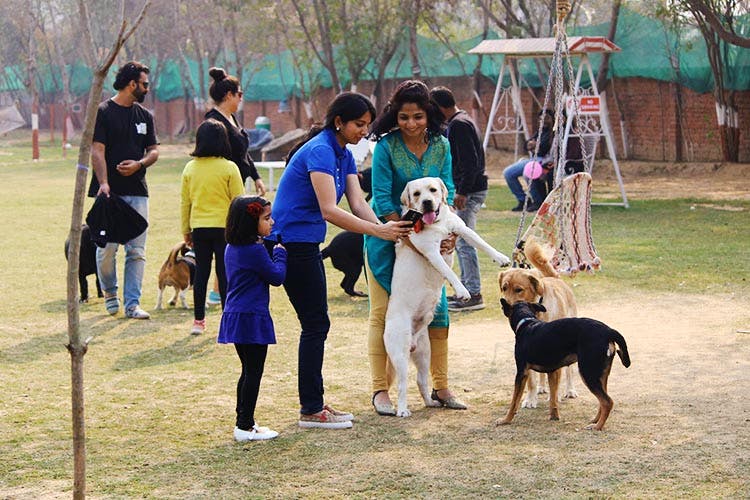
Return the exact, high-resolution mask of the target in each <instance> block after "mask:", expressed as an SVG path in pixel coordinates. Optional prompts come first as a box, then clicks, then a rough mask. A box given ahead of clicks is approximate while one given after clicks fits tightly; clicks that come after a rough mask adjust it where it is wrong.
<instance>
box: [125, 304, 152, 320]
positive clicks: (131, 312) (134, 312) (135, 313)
mask: <svg viewBox="0 0 750 500" xmlns="http://www.w3.org/2000/svg"><path fill="white" fill-rule="evenodd" d="M125 316H127V317H128V318H132V319H149V318H151V315H150V314H149V313H147V312H146V311H144V310H143V309H141V306H135V307H131V308H130V309H128V310H127V311H125Z"/></svg>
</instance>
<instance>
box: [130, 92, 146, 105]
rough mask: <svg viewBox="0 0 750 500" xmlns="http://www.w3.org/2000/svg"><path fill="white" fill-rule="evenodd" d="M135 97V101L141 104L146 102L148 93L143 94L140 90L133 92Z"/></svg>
mask: <svg viewBox="0 0 750 500" xmlns="http://www.w3.org/2000/svg"><path fill="white" fill-rule="evenodd" d="M133 97H135V100H136V101H138V102H139V103H142V102H143V101H145V100H146V92H141V91H140V89H138V90H136V91H135V92H133Z"/></svg>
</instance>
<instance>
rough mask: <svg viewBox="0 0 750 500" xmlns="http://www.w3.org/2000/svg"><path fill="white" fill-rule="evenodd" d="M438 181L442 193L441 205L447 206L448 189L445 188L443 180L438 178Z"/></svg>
mask: <svg viewBox="0 0 750 500" xmlns="http://www.w3.org/2000/svg"><path fill="white" fill-rule="evenodd" d="M438 180H439V181H440V190H441V191H442V192H443V204H445V205H447V204H448V188H447V187H446V186H445V182H443V179H441V178H440V177H438Z"/></svg>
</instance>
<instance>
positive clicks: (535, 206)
mask: <svg viewBox="0 0 750 500" xmlns="http://www.w3.org/2000/svg"><path fill="white" fill-rule="evenodd" d="M537 210H539V203H529V204H528V206H527V207H526V211H527V212H536V211H537Z"/></svg>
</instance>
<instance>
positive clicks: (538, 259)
mask: <svg viewBox="0 0 750 500" xmlns="http://www.w3.org/2000/svg"><path fill="white" fill-rule="evenodd" d="M524 253H525V254H526V258H527V259H528V260H529V262H531V264H532V265H533V266H534V267H535V268H537V269H538V270H539V271H540V272H541V273H542V275H543V276H546V277H548V278H559V277H560V275H559V274H558V272H557V271H555V268H554V267H552V264H550V262H549V258H548V257H547V255H546V254H545V252H544V248H542V245H540V244H539V242H537V241H536V240H535V239H534V238H529V240H528V241H527V242H526V244H525V246H524Z"/></svg>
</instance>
